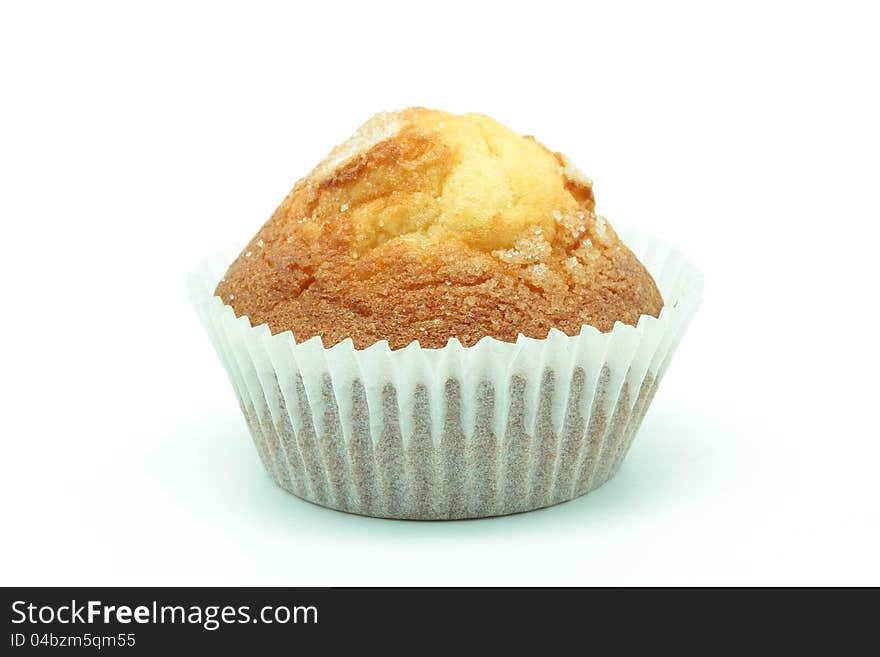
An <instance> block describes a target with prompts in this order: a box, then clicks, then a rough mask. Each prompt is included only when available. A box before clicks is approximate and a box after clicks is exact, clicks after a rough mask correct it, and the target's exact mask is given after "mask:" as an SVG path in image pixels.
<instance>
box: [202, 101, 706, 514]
mask: <svg viewBox="0 0 880 657" xmlns="http://www.w3.org/2000/svg"><path fill="white" fill-rule="evenodd" d="M622 234H623V236H624V237H625V238H626V244H625V243H624V241H623V240H621V238H620V237H619V236H618V234H617V232H615V230H614V229H613V228H612V227H611V225H610V224H609V223H608V222H607V221H606V220H605V219H603V218H602V217H601V216H599V215H597V214H596V212H595V201H594V197H593V190H592V183H591V182H590V180H589V179H587V178H586V177H585V176H584V175H583V174H581V173H580V172H579V171H578V170H577V169H576V168H575V167H574V166H573V165H572V164H571V163H570V162H569V161H568V159H566V157H565V156H563V155H561V154H559V153H555V152H553V151H551V150H549V149H547V148H545V147H544V146H542V145H541V144H540V143H539V142H537V141H535V140H534V139H533V138H532V137H523V136H520V135H518V134H516V133H514V132H512V131H511V130H509V129H507V128H505V127H503V126H501V125H499V124H498V123H496V122H495V121H493V120H492V119H490V118H488V117H486V116H483V115H479V114H467V115H463V116H457V115H454V114H449V113H445V112H439V111H434V110H427V109H424V108H411V109H406V110H403V111H399V112H393V113H383V114H379V115H377V116H376V117H374V118H373V119H371V120H370V121H368V122H367V123H366V124H365V125H364V126H363V127H361V128H360V129H359V130H358V131H357V132H356V133H355V134H354V135H353V136H352V137H351V138H350V139H349V140H348V141H346V142H345V143H343V144H342V145H340V146H338V147H336V148H335V149H334V150H333V151H331V153H330V155H329V156H328V157H327V158H326V159H325V160H324V161H323V162H321V163H320V164H318V166H317V167H315V169H314V170H313V171H312V172H311V173H310V174H309V175H308V176H307V177H305V178H303V179H301V180H300V181H298V182H297V183H296V185H295V186H294V188H293V190H292V191H291V192H290V193H289V194H288V196H287V197H286V198H285V199H284V201H283V203H282V204H281V205H280V207H279V208H278V209H277V210H276V211H275V213H274V214H273V215H272V217H271V218H270V219H269V221H268V222H266V224H265V225H264V226H263V227H262V228H261V229H260V231H259V232H258V233H257V234H256V235H255V236H254V237H253V239H252V240H251V241H250V242H249V243H248V245H247V246H246V247H245V248H244V249H243V250H241V251H240V252H238V254H237V256H235V257H232V258H228V257H227V256H226V254H218V255H216V256H214V257H212V258H210V259H209V260H207V261H206V262H205V263H204V264H203V265H202V266H201V267H200V268H199V269H198V270H197V271H195V272H193V274H192V275H191V276H190V279H189V291H190V295H191V298H192V300H193V303H194V305H195V307H196V309H197V311H198V313H199V315H200V317H201V319H202V321H203V324H204V325H205V328H206V330H207V332H208V334H209V336H210V337H211V339H212V342H213V344H214V347H215V349H216V351H217V354H218V356H219V357H220V360H221V362H222V363H223V365H224V367H225V369H226V371H227V373H228V375H229V378H230V381H231V383H232V385H233V388H234V390H235V393H236V396H237V398H238V401H239V405H240V408H241V410H242V413H243V415H244V417H245V420H246V422H247V425H248V428H249V429H250V433H251V435H252V437H253V440H254V443H255V446H256V448H257V452H258V454H259V456H260V458H261V460H262V462H263V464H264V466H265V467H266V469H267V471H268V472H269V474H270V476H271V477H272V479H273V480H274V481H275V482H276V483H277V484H278V485H280V486H281V487H282V488H284V489H285V490H287V491H289V492H291V493H293V494H295V495H297V496H298V497H301V498H303V499H305V500H308V501H311V502H315V503H317V504H321V505H323V506H328V507H331V508H334V509H339V510H343V511H349V512H352V513H360V514H364V515H370V516H378V517H386V518H408V519H453V518H475V517H485V516H493V515H503V514H507V513H515V512H520V511H528V510H531V509H537V508H541V507H545V506H548V505H551V504H555V503H558V502H562V501H566V500H569V499H572V498H574V497H577V496H579V495H582V494H584V493H586V492H588V491H590V490H593V489H595V488H597V487H598V486H600V485H602V484H603V483H604V482H605V481H607V480H608V479H610V478H611V477H612V476H613V475H614V474H615V472H617V470H618V468H619V467H620V464H621V462H622V461H623V458H624V456H625V455H626V453H627V451H628V450H629V446H630V445H631V443H632V440H633V438H634V436H635V434H636V432H637V430H638V428H639V426H640V424H641V421H642V418H643V417H644V415H645V413H646V411H647V409H648V407H649V405H650V403H651V400H652V399H653V396H654V393H655V392H656V390H657V387H658V385H659V382H660V380H661V378H662V376H663V374H664V372H665V371H666V368H667V366H668V364H669V361H670V358H671V356H672V354H673V352H674V351H675V349H676V347H677V345H678V343H679V341H680V340H681V337H682V335H683V334H684V331H685V329H686V327H687V326H688V324H689V322H690V319H691V318H692V316H693V314H694V312H695V311H696V309H697V307H698V306H699V303H700V300H701V294H702V277H701V275H700V274H699V272H698V271H697V270H696V269H695V268H694V267H693V265H691V264H690V262H689V261H688V260H687V259H686V258H685V257H684V256H682V255H681V254H679V253H678V252H677V251H676V250H675V249H673V248H672V247H670V246H669V245H667V244H665V243H664V242H662V241H660V240H657V239H655V238H653V237H652V236H650V235H648V234H646V233H642V232H640V231H636V230H633V229H626V230H624V231H622ZM230 261H231V263H230ZM218 281H219V282H218Z"/></svg>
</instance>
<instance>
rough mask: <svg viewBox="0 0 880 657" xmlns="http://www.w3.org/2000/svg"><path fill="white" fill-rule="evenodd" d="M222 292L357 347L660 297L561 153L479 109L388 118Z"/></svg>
mask: <svg viewBox="0 0 880 657" xmlns="http://www.w3.org/2000/svg"><path fill="white" fill-rule="evenodd" d="M216 294H217V295H219V296H220V297H221V298H222V299H223V300H224V301H226V300H228V302H229V303H230V305H232V307H233V308H234V310H235V312H236V314H237V315H239V316H240V315H247V316H248V317H249V319H250V321H251V322H252V323H253V324H254V325H258V324H262V323H268V324H269V327H270V329H271V330H272V332H273V333H278V332H281V331H285V330H292V331H293V333H294V335H295V336H296V338H297V339H298V340H305V339H308V338H310V337H312V336H315V335H320V336H322V338H323V341H324V345H325V346H328V347H329V346H331V345H333V344H336V343H337V342H340V341H341V340H344V339H345V338H352V340H353V341H354V343H355V345H356V346H357V347H359V348H363V347H367V346H369V345H370V344H372V343H374V342H376V341H378V340H383V339H385V340H388V342H389V343H390V345H391V347H392V348H400V347H404V346H406V345H407V344H409V343H410V342H411V341H413V340H418V341H419V342H420V344H421V345H422V346H423V347H442V346H444V345H445V344H446V342H447V341H448V340H449V338H452V337H455V338H458V339H459V340H460V341H461V342H462V343H463V344H465V345H472V344H474V343H476V342H477V341H478V340H479V339H480V338H482V337H484V336H493V337H495V338H498V339H501V340H507V341H512V340H515V339H516V337H517V335H518V334H519V333H523V334H524V335H526V336H529V337H535V338H543V337H546V335H547V331H549V329H550V328H554V327H555V328H557V329H559V330H561V331H564V332H566V333H569V334H573V333H576V332H578V331H579V330H580V328H581V326H582V325H584V324H591V325H593V326H595V327H597V328H598V329H600V330H602V331H608V330H610V329H611V327H612V326H613V324H614V322H615V321H618V320H619V321H622V322H625V323H628V324H635V323H636V322H637V321H638V318H639V316H640V315H642V314H651V315H655V316H656V315H657V314H658V313H659V312H660V309H661V308H662V305H663V302H662V299H661V298H660V293H659V292H658V290H657V287H656V285H655V284H654V281H653V279H652V278H651V276H650V274H649V273H648V272H647V271H646V270H645V268H644V267H643V266H642V264H641V263H640V262H639V261H638V260H637V259H636V258H635V256H633V254H632V253H631V252H630V251H629V249H627V248H626V246H624V245H623V244H622V243H621V242H620V240H619V239H618V237H617V235H616V233H615V232H614V230H613V229H612V228H611V226H610V225H609V224H608V223H607V222H606V221H605V220H604V219H602V218H601V217H599V216H597V215H596V214H595V213H594V201H593V192H592V183H591V182H590V180H589V179H587V178H586V177H585V176H584V175H583V174H581V173H580V172H579V171H578V170H577V169H576V168H575V167H574V166H573V165H572V164H571V163H570V162H569V161H568V160H567V158H565V157H564V156H563V155H561V154H559V153H553V152H552V151H550V150H548V149H547V148H545V147H544V146H543V145H541V144H540V143H538V142H537V141H535V140H534V139H533V138H531V137H522V136H520V135H517V134H516V133H514V132H512V131H511V130H509V129H507V128H505V127H504V126H502V125H500V124H498V123H497V122H495V121H494V120H492V119H490V118H489V117H486V116H483V115H480V114H466V115H462V116H458V115H454V114H448V113H446V112H439V111H434V110H427V109H424V108H410V109H406V110H403V111H400V112H393V113H383V114H379V115H377V116H376V117H374V118H373V119H371V120H370V121H368V122H367V123H366V124H365V125H364V126H362V127H361V128H360V129H359V130H358V131H357V132H356V133H355V134H354V135H353V136H352V137H351V138H350V139H349V140H348V141H347V142H345V143H344V144H342V145H340V146H338V147H336V148H335V149H334V150H333V151H332V152H331V153H330V155H329V156H328V157H327V158H326V159H325V160H324V161H323V162H321V163H320V164H319V165H318V166H317V167H315V169H314V170H313V171H312V172H311V174H309V176H308V177H306V178H304V179H302V180H300V181H299V182H297V183H296V185H295V186H294V188H293V190H292V191H291V192H290V194H288V196H287V198H285V200H284V202H283V203H282V204H281V206H280V207H279V208H278V209H277V210H276V211H275V213H274V214H273V215H272V217H271V218H270V219H269V221H268V222H267V223H266V224H265V225H264V226H263V227H262V228H261V229H260V232H259V233H258V234H257V235H256V236H254V238H253V239H252V240H251V242H250V243H249V244H248V246H247V247H245V250H244V251H243V252H242V255H240V256H239V257H238V259H237V260H236V261H235V262H233V263H232V265H231V266H230V268H229V270H228V271H227V273H226V276H225V278H224V280H223V281H221V282H220V284H219V285H218V286H217V290H216Z"/></svg>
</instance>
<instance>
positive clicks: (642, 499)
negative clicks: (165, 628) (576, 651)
mask: <svg viewBox="0 0 880 657" xmlns="http://www.w3.org/2000/svg"><path fill="white" fill-rule="evenodd" d="M714 5H715V3H693V4H687V5H685V4H679V3H675V4H672V5H670V4H667V3H650V4H649V3H645V4H631V3H627V2H614V3H603V6H591V5H588V4H587V3H582V2H577V3H575V2H572V3H565V4H563V3H557V2H550V1H547V0H542V1H541V2H536V3H530V4H517V3H512V2H507V3H503V4H498V5H489V4H484V3H478V2H473V1H471V2H464V3H457V2H451V1H450V2H443V3H431V4H429V5H422V4H419V3H416V2H407V3H396V4H390V3H377V2H364V3H357V4H356V5H350V6H345V5H344V4H343V3H340V2H327V3H320V2H317V3H293V2H288V3H283V4H280V5H277V6H274V5H266V4H263V3H241V4H240V5H239V6H238V7H237V8H233V7H231V6H227V5H225V4H223V3H207V4H205V5H197V4H191V3H170V4H167V5H166V4H162V3H157V2H153V3H142V4H141V5H140V7H139V8H138V7H136V6H135V5H133V4H130V3H106V4H96V3H57V4H46V3H40V2H33V3H14V4H13V3H4V5H3V9H2V10H0V67H2V69H0V75H2V78H0V85H2V87H0V89H2V91H0V93H2V98H0V119H2V120H0V247H2V256H0V281H2V288H0V308H2V313H3V314H2V329H0V330H2V348H3V357H2V372H3V376H2V379H0V380H2V383H0V385H2V386H3V391H2V392H3V397H2V398H3V413H2V417H0V436H2V445H3V453H2V459H0V505H2V518H0V521H2V527H3V530H2V534H3V539H2V541H0V583H2V584H5V585H11V584H22V585H24V584H27V585H37V584H44V585H48V584H95V585H97V584H115V585H123V584H125V585H128V584H131V585H133V584H218V585H219V584H262V585H272V584H278V585H282V584H283V585H339V584H505V585H506V584H874V585H877V584H880V567H878V551H880V529H878V516H880V513H878V501H880V495H878V483H877V480H878V475H880V432H878V428H877V424H878V422H877V412H876V409H877V405H878V399H877V397H878V387H880V386H878V381H880V373H878V368H880V362H878V360H880V359H878V347H877V344H878V335H877V331H878V319H880V318H878V311H877V306H878V293H877V281H878V275H877V259H878V247H877V242H876V239H877V237H878V222H880V210H878V205H880V204H878V195H880V191H878V190H880V155H878V154H880V134H878V133H880V131H878V123H880V121H878V118H880V102H878V77H880V74H878V62H880V47H878V38H877V33H878V26H880V21H878V16H877V15H876V14H875V13H874V12H873V11H872V9H871V4H870V3H864V4H863V5H856V4H850V3H845V2H829V3H824V4H813V3H792V4H791V5H785V4H781V3H776V2H760V3H748V2H736V3H730V4H729V5H728V7H727V8H721V7H718V6H714ZM245 7H247V8H245ZM414 104H420V105H425V106H429V107H436V108H441V109H447V110H450V111H455V112H463V111H480V112H483V113H486V114H489V115H491V116H494V117H495V118H497V119H498V120H500V121H501V122H502V123H505V124H507V125H509V126H510V127H512V128H514V129H515V130H517V131H519V132H522V133H531V134H534V135H536V136H537V137H538V138H539V139H540V140H541V141H543V142H544V143H546V144H547V145H549V146H550V147H552V148H554V149H557V150H562V151H564V152H565V153H567V154H568V155H569V156H570V157H571V158H572V160H573V161H574V162H575V163H576V164H577V165H578V166H579V167H580V168H581V169H582V170H584V171H585V172H586V173H587V175H589V176H591V177H592V178H593V179H594V181H595V192H596V197H597V202H598V209H599V211H600V212H602V213H603V214H605V215H606V216H608V217H609V218H610V219H611V221H612V223H613V221H614V219H615V218H617V219H620V220H625V221H627V222H630V223H633V224H637V225H640V226H642V227H644V228H647V229H648V230H650V231H651V232H654V233H655V234H658V235H662V236H665V237H666V238H667V239H669V240H671V241H673V242H675V243H677V244H678V245H679V246H680V247H681V248H682V249H683V250H685V251H686V252H687V253H688V254H689V255H691V256H692V257H693V259H695V260H696V261H697V262H698V263H699V264H700V265H701V267H702V268H703V269H704V271H705V274H706V300H705V303H704V305H703V308H702V309H701V311H700V312H699V314H698V315H697V317H696V319H695V321H694V323H693V325H692V327H691V330H690V332H689V334H688V335H687V336H686V338H685V340H684V342H683V343H682V346H681V348H680V349H679V352H678V354H677V356H676V358H675V359H674V360H673V363H672V366H671V368H670V370H669V372H668V374H667V376H666V379H665V381H664V385H663V386H661V388H660V391H659V393H658V394H657V397H656V399H655V401H654V404H653V406H652V408H651V411H650V413H649V414H648V416H647V418H646V420H645V423H644V425H643V428H642V431H641V433H640V435H639V437H638V439H637V440H636V443H635V445H634V447H633V450H632V452H631V454H630V456H629V458H628V460H627V462H626V463H625V464H624V467H623V469H622V471H621V472H620V473H619V475H618V476H617V477H616V478H615V479H614V480H612V482H611V483H609V484H608V485H606V486H605V487H603V488H602V489H600V490H599V491H597V492H596V493H593V494H591V495H588V496H586V497H583V498H581V499H579V500H576V501H574V502H570V503H567V504H563V505H561V506H557V507H554V508H551V509H548V510H544V511H539V512H535V513H530V514H525V515H520V516H514V517H507V518H499V519H491V520H478V521H466V522H448V523H413V522H399V521H386V520H374V519H369V518H361V517H355V516H350V515H345V514H342V513H338V512H335V511H329V510H325V509H322V508H319V507H316V506H312V505H311V504H308V503H305V502H302V501H300V500H298V499H296V498H294V497H292V496H290V495H288V494H286V493H284V492H283V491H281V490H280V489H278V488H276V487H275V486H274V485H273V484H272V483H271V482H270V480H269V478H268V476H267V475H266V474H264V472H263V470H262V468H261V466H260V463H259V461H258V458H257V456H256V453H255V451H254V450H253V447H252V444H251V440H250V438H249V436H248V435H247V430H246V428H245V424H244V422H243V420H242V418H241V417H240V414H239V410H238V407H237V404H236V402H235V400H234V396H233V394H232V390H231V388H230V386H229V385H228V383H227V380H226V377H225V374H224V372H223V371H222V369H221V366H220V363H219V361H218V360H217V358H216V357H215V355H214V353H213V352H212V350H211V347H210V345H209V342H208V341H207V339H206V336H205V335H204V334H203V332H202V329H201V326H200V325H199V323H198V321H197V319H196V316H195V313H194V312H193V311H192V309H191V308H190V307H189V302H188V300H187V298H186V295H185V293H184V278H185V275H186V273H187V271H189V270H190V269H191V268H193V267H194V266H195V265H196V264H197V263H198V262H199V261H200V260H201V258H202V257H203V256H205V255H207V254H209V253H210V252H212V251H214V250H215V249H216V248H217V247H219V246H222V245H225V244H227V243H229V242H230V240H232V241H236V240H237V241H244V240H245V239H247V238H249V237H250V236H251V235H252V234H253V233H254V232H256V230H257V228H258V227H259V226H260V225H261V224H262V222H263V221H265V220H266V219H267V218H268V216H269V214H270V213H271V211H272V210H273V209H274V208H275V206H276V205H277V204H278V203H279V202H280V201H281V199H282V198H283V197H284V195H285V194H286V192H287V191H288V189H289V188H290V187H291V186H292V185H293V183H294V182H295V180H296V179H297V178H298V177H300V176H302V175H304V174H305V173H306V172H307V171H308V170H309V169H310V168H311V166H312V165H313V164H314V163H316V162H317V161H318V160H319V159H320V158H321V157H322V156H323V155H324V154H325V153H326V151H328V150H329V148H330V147H331V146H333V145H334V144H336V143H338V142H339V141H341V140H343V139H344V138H345V137H347V136H348V134H349V133H350V132H351V131H353V130H354V128H355V127H357V125H359V124H360V123H361V122H362V121H364V120H366V119H367V118H368V117H369V116H370V115H372V114H373V113H375V112H376V111H379V110H382V109H393V108H399V107H403V106H407V105H414Z"/></svg>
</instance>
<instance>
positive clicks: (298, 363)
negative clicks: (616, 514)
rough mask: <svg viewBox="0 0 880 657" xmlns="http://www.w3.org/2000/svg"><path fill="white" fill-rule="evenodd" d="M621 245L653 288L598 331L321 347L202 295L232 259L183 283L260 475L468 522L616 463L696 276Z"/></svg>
mask: <svg viewBox="0 0 880 657" xmlns="http://www.w3.org/2000/svg"><path fill="white" fill-rule="evenodd" d="M618 232H619V234H620V236H621V238H622V239H623V240H624V242H625V243H626V244H627V245H628V246H629V247H630V248H631V249H632V251H633V252H634V253H635V254H636V256H637V257H638V258H639V259H640V260H641V261H642V263H644V265H645V266H646V267H647V269H648V270H649V271H650V272H651V274H652V275H653V277H654V280H655V281H656V283H657V286H658V287H659V289H660V292H661V294H662V295H663V300H664V307H663V310H662V312H661V313H660V316H659V317H651V316H648V315H643V316H642V317H641V318H640V320H639V322H638V325H637V326H629V325H626V324H622V323H620V322H617V323H616V324H615V325H614V328H613V329H612V330H611V331H610V332H608V333H601V332H599V331H598V330H597V329H595V328H593V327H592V326H584V327H583V328H582V329H581V331H580V333H579V334H577V335H573V336H568V335H565V334H564V333H562V332H560V331H557V330H555V329H554V330H551V331H550V333H549V335H548V336H547V338H546V339H543V340H536V339H532V338H526V337H524V336H522V335H520V336H519V338H518V339H517V341H516V342H512V343H511V342H501V341H499V340H496V339H494V338H484V339H482V340H480V341H479V342H478V343H477V344H476V345H474V346H472V347H463V346H462V345H461V344H460V343H459V342H458V340H456V339H451V340H450V341H449V343H448V344H447V345H446V346H445V347H443V348H441V349H423V348H421V347H420V346H419V344H418V343H417V342H413V343H412V344H410V345H409V346H408V347H406V348H404V349H398V350H394V351H393V350H391V349H390V348H389V346H388V343H387V342H385V341H382V342H378V343H376V344H374V345H372V346H370V347H368V348H366V349H355V348H354V345H353V343H352V341H351V340H345V341H343V342H341V343H339V344H337V345H334V346H332V347H330V348H325V347H324V346H323V344H322V342H321V340H320V338H318V337H315V338H312V339H310V340H306V341H303V342H297V341H296V339H295V338H294V336H293V334H292V333H291V332H290V331H287V332H284V333H279V334H277V335H272V334H271V333H270V331H269V328H268V326H266V325H265V324H262V325H260V326H255V327H254V326H251V324H250V321H249V320H248V318H247V317H244V316H243V317H239V318H236V317H235V314H234V312H233V310H232V308H231V307H230V306H228V305H226V304H224V303H223V301H222V300H221V299H220V298H219V297H216V296H214V288H215V286H216V284H217V282H218V281H219V280H220V278H221V277H222V276H223V275H224V273H225V272H226V269H227V268H228V266H229V264H230V262H231V261H232V260H233V258H234V257H235V256H236V255H237V252H230V253H226V254H223V255H217V256H214V257H212V258H210V259H208V260H207V261H205V262H204V263H203V264H202V266H200V267H199V268H198V269H197V270H196V271H195V272H193V273H192V274H191V275H190V277H189V280H188V288H189V293H190V296H191V298H192V301H193V304H194V305H195V308H196V310H197V312H198V314H199V316H200V317H201V320H202V322H203V324H204V326H205V329H206V331H207V333H208V335H209V336H210V338H211V340H212V342H213V344H214V348H215V350H216V351H217V355H218V356H219V357H220V360H221V362H222V363H223V366H224V367H225V369H226V372H227V373H228V375H229V379H230V381H231V383H232V386H233V388H234V390H235V394H236V396H237V397H238V401H239V405H240V407H241V411H242V413H243V414H244V417H245V420H246V422H247V425H248V428H249V429H250V433H251V436H252V437H253V440H254V445H255V446H256V448H257V452H258V453H259V455H260V459H261V460H262V462H263V465H264V466H265V467H266V470H267V471H268V472H269V475H270V476H271V477H272V479H273V480H274V481H275V482H276V483H277V484H278V485H279V486H281V487H282V488H284V489H285V490H286V491H289V492H290V493H293V494H294V495H296V496H297V497H301V498H303V499H305V500H308V501H310V502H314V503H315V504H320V505H322V506H326V507H330V508H333V509H339V510H341V511H348V512H350V513H359V514H363V515H368V516H377V517H383V518H410V519H453V518H481V517H486V516H496V515H504V514H509V513H518V512H522V511H529V510H531V509H537V508H541V507H545V506H549V505H552V504H557V503H559V502H564V501H566V500H570V499H572V498H575V497H578V496H580V495H583V494H584V493H587V492H589V491H591V490H594V489H596V488H598V487H599V486H601V485H602V484H603V483H605V482H606V481H608V480H609V479H610V478H611V477H612V476H614V474H615V473H616V472H617V470H618V468H620V464H621V462H622V461H623V459H624V457H625V456H626V454H627V452H628V450H629V448H630V445H631V444H632V441H633V438H634V437H635V435H636V433H637V431H638V428H639V425H640V424H641V422H642V418H644V416H645V413H646V411H647V410H648V407H649V405H650V404H651V400H652V399H653V397H654V393H655V392H656V390H657V386H658V384H659V383H660V380H661V379H662V377H663V374H664V372H665V371H666V368H667V366H668V365H669V361H670V359H671V358H672V354H673V353H674V352H675V349H676V347H677V346H678V343H679V341H680V340H681V338H682V336H683V334H684V332H685V330H686V328H687V326H688V324H689V322H690V320H691V318H692V317H693V315H694V313H695V312H696V310H697V307H698V306H699V304H700V301H701V296H702V276H701V274H700V273H699V272H698V271H697V270H696V269H695V268H694V267H693V265H692V264H691V263H690V262H689V261H688V260H687V258H685V257H684V256H682V255H681V254H680V253H679V252H678V251H676V250H675V249H674V248H672V247H670V246H669V245H667V244H665V243H664V242H662V241H660V240H658V239H656V238H654V237H652V236H650V235H648V234H646V233H643V232H641V231H636V230H633V229H626V228H621V229H619V230H618Z"/></svg>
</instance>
